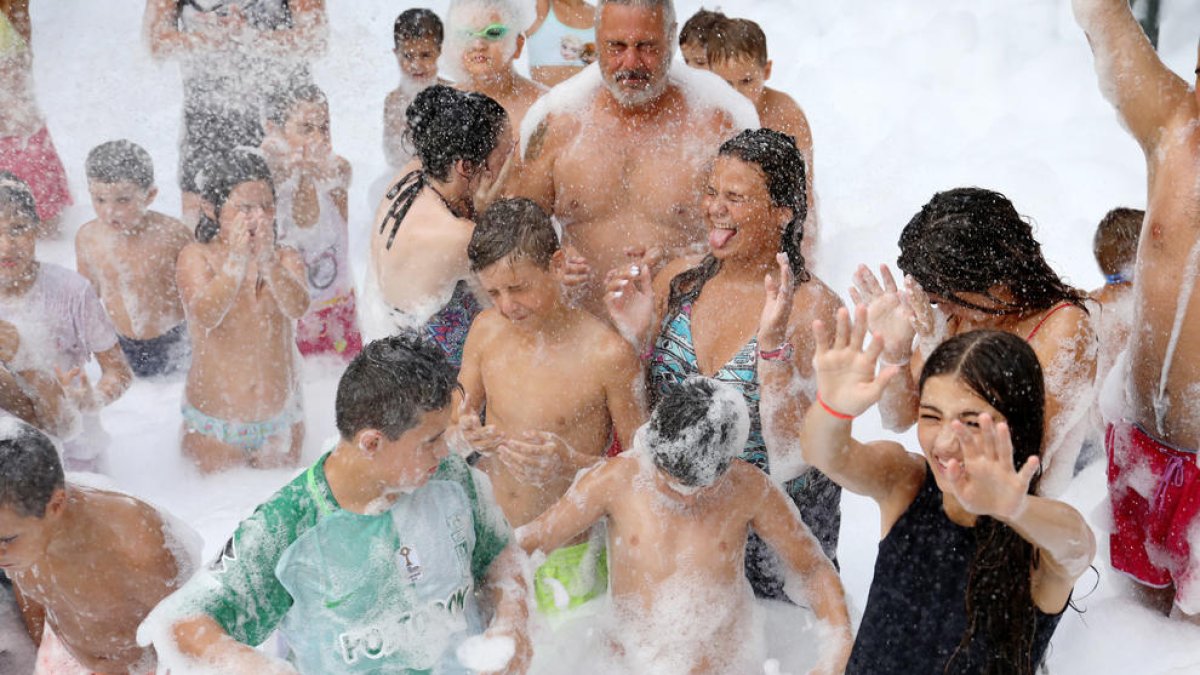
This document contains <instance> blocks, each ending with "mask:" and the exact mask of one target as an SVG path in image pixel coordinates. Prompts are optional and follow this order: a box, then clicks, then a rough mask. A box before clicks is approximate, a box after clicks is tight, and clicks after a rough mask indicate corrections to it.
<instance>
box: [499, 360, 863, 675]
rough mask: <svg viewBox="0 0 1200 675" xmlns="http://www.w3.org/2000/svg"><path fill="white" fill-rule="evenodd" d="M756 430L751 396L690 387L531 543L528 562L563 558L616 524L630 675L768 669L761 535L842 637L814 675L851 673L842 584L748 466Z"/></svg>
mask: <svg viewBox="0 0 1200 675" xmlns="http://www.w3.org/2000/svg"><path fill="white" fill-rule="evenodd" d="M749 430H750V418H749V412H748V410H747V408H746V403H745V400H744V399H743V397H742V395H741V393H740V392H738V391H737V390H736V389H734V388H732V387H730V386H729V385H726V384H722V383H720V382H718V381H716V380H712V379H709V378H702V377H696V378H692V379H689V380H686V381H684V382H683V383H681V384H679V385H676V386H675V387H673V388H671V390H670V391H669V392H668V393H667V394H666V395H665V396H664V397H663V399H662V401H661V402H660V403H659V405H658V407H657V408H656V409H655V410H654V413H653V415H651V417H650V422H649V423H648V424H646V425H645V426H643V427H642V428H641V429H639V431H638V433H637V436H636V438H635V440H634V445H633V449H632V451H630V452H626V453H624V454H622V455H620V456H618V457H614V458H612V459H609V460H607V461H606V462H605V463H604V464H602V465H600V466H599V467H597V468H595V469H592V470H591V471H589V472H587V473H586V474H584V475H582V476H581V477H580V478H579V480H578V481H576V482H575V484H574V485H572V486H571V489H570V490H568V491H567V493H566V494H565V495H564V496H563V498H562V499H560V500H559V501H558V502H557V503H556V504H555V505H554V506H553V507H551V508H550V510H548V511H547V512H546V513H544V514H542V515H541V516H540V517H539V518H538V519H537V520H535V521H533V522H532V523H530V524H529V525H526V526H525V527H523V528H521V529H520V530H519V531H518V537H519V538H520V541H521V545H522V546H523V547H524V548H525V550H526V551H530V552H532V551H537V550H541V551H550V550H553V549H554V548H555V547H557V546H559V545H561V544H563V543H566V542H567V541H569V540H570V539H571V538H572V537H574V536H576V535H577V534H579V533H580V532H582V531H584V530H585V529H586V528H587V527H589V526H590V525H591V524H592V523H594V522H596V521H597V520H599V519H600V518H604V517H607V518H608V527H609V569H610V579H611V583H612V599H613V605H614V609H615V611H616V617H615V618H616V622H615V627H614V629H613V631H612V633H611V634H610V636H609V637H610V639H611V641H612V642H613V643H614V645H615V646H616V648H617V650H618V651H619V652H621V653H623V655H624V656H623V659H624V664H623V665H624V666H625V668H626V670H625V672H663V671H665V672H672V673H749V672H757V671H758V670H759V669H760V668H761V667H762V659H763V656H764V655H763V653H762V634H761V627H760V626H756V625H755V624H756V622H755V620H754V594H753V592H752V591H751V589H750V584H749V583H748V582H747V581H746V577H745V573H744V571H743V561H742V558H743V556H744V551H745V547H746V535H747V532H748V530H749V528H750V527H753V528H754V530H755V531H756V532H758V534H759V535H760V536H761V537H762V538H763V540H765V541H766V542H767V544H769V545H770V546H772V547H773V548H774V549H775V550H776V551H777V552H778V553H779V555H780V556H781V557H782V558H783V560H784V561H785V564H786V566H787V567H788V568H789V569H790V570H791V571H792V572H793V573H794V574H795V575H798V576H799V580H800V581H802V583H803V586H804V591H805V592H804V595H805V597H804V598H796V599H797V600H802V599H803V600H807V601H808V602H809V603H811V606H812V608H813V610H814V613H815V614H816V616H817V618H818V619H820V620H821V621H823V622H825V623H826V625H827V627H828V628H831V629H832V634H831V635H830V636H829V639H827V640H825V641H824V648H823V649H824V653H823V654H822V658H821V663H820V665H819V666H818V668H817V670H815V671H814V672H817V673H840V672H842V668H843V667H844V666H845V663H846V658H847V656H848V655H849V651H850V619H849V616H848V615H847V612H846V604H845V600H844V598H843V593H842V585H841V581H840V580H839V579H838V576H837V572H835V571H834V569H833V564H832V563H830V562H829V560H828V559H827V558H826V557H825V555H824V554H823V553H822V551H821V547H820V546H819V545H818V544H817V542H816V540H815V539H814V538H813V536H812V535H811V534H810V533H809V531H808V528H807V527H805V526H804V523H803V522H802V521H801V520H800V517H799V514H798V513H797V511H796V508H795V506H794V505H793V504H792V503H791V500H789V499H788V497H787V495H785V494H784V493H783V491H782V490H780V489H779V488H778V487H777V486H776V485H775V484H774V483H773V482H772V481H771V479H770V478H769V477H768V476H767V475H766V474H765V473H764V472H762V471H760V470H758V469H757V468H755V467H754V466H753V465H751V464H749V463H747V462H745V461H742V460H740V459H737V455H738V453H739V452H741V450H742V447H743V446H744V445H745V443H746V437H747V436H748V434H749ZM788 590H789V592H794V591H798V590H800V589H797V588H795V586H794V585H793V584H789V586H788Z"/></svg>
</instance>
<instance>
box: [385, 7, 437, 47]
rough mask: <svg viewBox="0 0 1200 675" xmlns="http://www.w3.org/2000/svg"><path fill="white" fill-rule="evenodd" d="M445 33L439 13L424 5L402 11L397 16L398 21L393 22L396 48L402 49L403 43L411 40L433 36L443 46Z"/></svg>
mask: <svg viewBox="0 0 1200 675" xmlns="http://www.w3.org/2000/svg"><path fill="white" fill-rule="evenodd" d="M445 35H446V33H445V29H444V28H443V27H442V20H441V19H439V18H438V15H437V14H434V13H433V12H432V11H431V10H428V9H425V8H424V7H415V8H413V9H406V10H404V11H403V12H400V16H398V17H396V23H394V24H392V37H393V39H394V40H395V43H396V49H400V48H401V46H402V44H403V43H405V42H408V41H409V40H420V39H423V38H431V39H433V41H434V42H436V43H437V44H438V46H439V47H441V46H442V41H443V40H444V39H445Z"/></svg>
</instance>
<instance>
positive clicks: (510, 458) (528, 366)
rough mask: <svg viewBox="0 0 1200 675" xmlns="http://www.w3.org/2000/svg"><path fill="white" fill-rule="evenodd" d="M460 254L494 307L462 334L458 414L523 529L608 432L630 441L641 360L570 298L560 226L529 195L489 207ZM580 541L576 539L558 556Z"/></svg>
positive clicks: (638, 403) (601, 447)
mask: <svg viewBox="0 0 1200 675" xmlns="http://www.w3.org/2000/svg"><path fill="white" fill-rule="evenodd" d="M467 257H468V258H470V261H471V269H472V271H474V272H475V274H476V275H477V276H478V278H479V285H480V287H481V288H482V289H483V291H484V292H485V293H487V295H488V297H489V298H490V299H491V301H492V303H493V307H492V308H491V309H487V310H484V312H483V313H482V314H480V315H479V317H478V318H477V319H476V320H475V323H474V324H472V326H471V330H470V332H469V333H468V334H467V342H466V346H465V348H464V351H463V366H462V371H461V373H460V374H459V381H460V382H461V383H462V386H463V389H462V391H463V393H462V395H461V396H460V397H459V398H460V404H461V405H462V407H461V408H458V407H457V406H456V410H458V411H459V412H458V413H457V416H458V422H459V424H460V425H461V427H462V429H463V431H464V434H465V436H466V438H467V440H468V441H469V442H472V445H474V446H475V449H476V450H478V451H479V452H481V453H482V454H483V455H484V457H483V459H481V460H480V462H479V464H478V467H479V469H481V470H482V471H483V472H484V473H486V474H487V475H488V477H489V478H491V480H492V483H493V484H494V485H495V486H496V497H497V501H498V502H499V503H500V506H501V508H503V509H504V513H505V515H506V516H507V517H508V520H509V522H510V523H512V524H513V525H514V526H520V525H524V524H525V523H527V522H529V521H531V520H533V519H534V518H536V517H537V516H539V515H541V513H542V512H543V511H545V510H546V508H547V507H549V506H550V505H551V504H553V503H554V501H555V500H557V499H558V498H559V497H560V496H562V494H563V493H564V492H566V490H567V488H568V487H569V486H570V484H571V481H572V480H574V478H575V474H576V472H577V471H579V470H580V469H583V468H586V467H588V466H591V465H592V464H594V463H595V462H597V461H599V460H600V459H601V458H602V457H603V456H604V454H605V449H606V448H608V447H609V446H610V443H611V441H612V439H613V438H614V437H615V438H616V439H618V440H619V441H620V442H621V445H622V446H623V447H629V443H630V441H631V440H632V438H633V432H634V430H635V429H636V428H637V427H639V426H641V424H642V423H643V422H644V421H645V418H646V413H645V407H644V406H645V399H644V392H643V384H642V379H643V378H642V373H641V364H640V362H639V361H638V357H637V355H636V354H634V352H633V349H632V348H631V347H630V346H629V344H628V343H627V342H626V341H625V340H624V339H622V338H621V336H620V335H618V334H617V332H616V331H614V330H613V329H611V328H609V327H608V326H607V325H605V324H604V323H603V322H602V321H600V320H599V319H597V318H595V317H593V316H592V315H591V314H588V313H587V312H585V311H583V310H582V309H577V308H573V307H571V306H570V305H568V304H567V302H566V299H565V298H564V296H563V289H562V277H563V271H564V264H565V259H564V254H563V251H562V249H561V248H560V247H559V242H558V235H557V234H555V232H554V226H553V225H552V224H551V223H550V217H549V216H548V215H546V212H545V211H543V210H542V209H541V207H539V206H538V205H537V204H536V203H534V202H533V201H531V200H529V199H524V198H517V199H505V200H501V201H498V202H496V203H494V204H492V206H490V207H489V208H488V210H487V211H485V212H484V214H483V215H482V216H481V217H480V219H479V222H478V223H477V224H476V226H475V231H474V233H473V234H472V235H471V243H470V244H469V245H468V246H467ZM584 355H586V358H580V357H581V356H584ZM485 406H486V409H487V427H484V428H481V427H480V422H479V414H480V411H482V410H483V409H484V407H485ZM586 550H587V545H586V544H579V545H577V546H576V547H573V548H572V549H570V550H564V551H561V552H558V554H559V558H566V557H577V556H579V555H582V554H583V553H584V552H586ZM552 557H553V556H552ZM552 563H553V564H557V561H552ZM564 564H565V563H564ZM547 569H550V568H547Z"/></svg>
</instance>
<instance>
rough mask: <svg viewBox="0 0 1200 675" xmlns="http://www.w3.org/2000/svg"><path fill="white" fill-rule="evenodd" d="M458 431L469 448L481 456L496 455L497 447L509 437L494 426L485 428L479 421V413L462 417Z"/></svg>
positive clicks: (459, 419)
mask: <svg viewBox="0 0 1200 675" xmlns="http://www.w3.org/2000/svg"><path fill="white" fill-rule="evenodd" d="M458 431H459V434H460V435H461V437H462V440H463V441H464V442H465V443H466V444H467V446H468V447H469V448H470V449H471V450H472V451H474V452H478V453H479V454H481V455H491V454H493V453H495V452H496V447H497V446H499V445H500V444H501V443H503V442H504V441H505V440H507V437H506V436H505V435H504V434H502V433H500V432H499V431H497V430H496V427H495V426H494V425H491V424H489V425H487V426H484V425H483V423H482V422H480V421H479V414H478V413H470V414H463V415H461V416H460V417H459V418H458Z"/></svg>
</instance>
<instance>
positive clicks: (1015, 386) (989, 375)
mask: <svg viewBox="0 0 1200 675" xmlns="http://www.w3.org/2000/svg"><path fill="white" fill-rule="evenodd" d="M939 375H953V376H955V377H957V378H958V379H959V380H961V381H962V382H963V383H964V384H966V385H967V386H968V387H970V388H971V390H972V391H974V392H975V393H976V394H977V395H978V396H979V397H980V398H982V399H983V400H984V401H987V403H988V405H990V406H992V407H993V408H995V409H996V411H997V412H999V413H1000V414H1001V415H1003V416H1004V419H1005V421H1006V422H1007V423H1008V429H1009V435H1010V437H1011V438H1012V446H1013V465H1014V466H1015V467H1016V468H1017V469H1018V470H1019V469H1020V468H1021V467H1022V466H1024V464H1025V462H1026V460H1028V459H1029V458H1030V457H1033V456H1038V457H1040V456H1041V453H1042V432H1043V429H1044V426H1045V402H1046V394H1045V385H1044V379H1043V377H1042V367H1041V365H1040V364H1039V363H1038V359H1037V354H1036V353H1034V351H1033V348H1032V347H1030V346H1029V345H1028V344H1027V343H1026V342H1025V341H1024V340H1022V339H1021V338H1019V337H1017V336H1015V335H1013V334H1011V333H1003V332H1000V331H992V330H978V331H971V332H968V333H963V334H962V335H958V336H956V337H953V338H950V339H949V340H947V341H945V342H943V343H942V344H941V345H939V346H938V348H937V349H935V350H934V351H933V353H932V354H931V355H930V356H929V360H927V361H926V362H925V367H924V368H923V369H922V370H921V378H920V383H919V387H920V390H921V391H924V389H925V382H926V381H928V380H929V378H931V377H936V376H939ZM1040 477H1041V471H1039V472H1038V473H1037V475H1035V476H1034V479H1033V481H1031V482H1030V485H1029V493H1030V494H1033V493H1034V492H1036V490H1037V485H1038V481H1039V479H1040ZM973 532H974V534H975V541H976V549H975V558H974V559H973V560H972V561H971V566H970V569H969V571H968V575H967V594H966V614H967V630H966V632H965V633H964V634H963V637H962V641H961V642H959V644H958V647H957V648H956V649H955V651H954V653H953V654H952V655H951V657H950V660H949V661H948V662H947V664H946V671H945V672H951V670H950V666H951V665H952V664H953V663H954V661H955V659H956V658H958V657H959V656H960V655H962V654H963V653H964V652H966V651H967V649H968V648H969V645H970V644H971V641H972V639H973V638H974V637H975V636H976V635H982V636H984V638H985V640H986V644H987V645H988V646H989V648H990V653H989V655H988V658H987V659H986V663H987V665H986V666H985V669H984V670H983V673H985V674H987V675H1011V674H1014V673H1015V674H1017V675H1032V674H1033V672H1034V671H1035V670H1036V668H1037V667H1038V666H1039V665H1040V664H1036V663H1033V647H1034V634H1035V631H1036V629H1037V623H1036V619H1037V616H1036V613H1035V609H1034V604H1033V596H1032V593H1031V589H1030V579H1029V575H1030V570H1031V569H1032V567H1033V565H1034V564H1035V563H1036V560H1035V550H1034V547H1033V545H1032V544H1030V543H1029V542H1027V541H1025V540H1024V539H1023V538H1022V537H1021V535H1019V534H1017V532H1016V530H1013V529H1012V528H1011V527H1009V526H1007V525H1005V524H1003V523H1001V522H1000V521H998V520H996V519H994V518H989V517H987V516H980V517H979V519H978V520H977V521H976V522H975V527H974V528H973Z"/></svg>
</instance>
